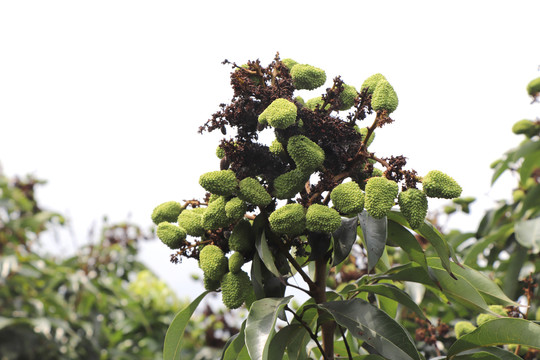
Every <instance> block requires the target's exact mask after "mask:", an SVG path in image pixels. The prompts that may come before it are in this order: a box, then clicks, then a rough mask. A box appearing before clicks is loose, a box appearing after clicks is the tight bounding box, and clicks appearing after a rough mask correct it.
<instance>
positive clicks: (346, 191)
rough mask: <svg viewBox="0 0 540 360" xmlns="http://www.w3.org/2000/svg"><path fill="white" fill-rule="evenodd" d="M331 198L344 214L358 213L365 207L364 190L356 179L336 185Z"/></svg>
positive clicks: (337, 208)
mask: <svg viewBox="0 0 540 360" xmlns="http://www.w3.org/2000/svg"><path fill="white" fill-rule="evenodd" d="M330 199H331V200H332V204H333V205H334V208H336V210H337V211H339V212H340V213H342V214H344V215H350V214H358V213H359V212H361V211H362V210H363V209H364V192H363V191H362V190H360V186H359V185H358V184H357V183H355V182H354V181H350V182H347V183H342V184H339V185H338V186H336V187H335V188H334V190H332V192H331V193H330Z"/></svg>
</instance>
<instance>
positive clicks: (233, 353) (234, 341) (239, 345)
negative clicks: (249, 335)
mask: <svg viewBox="0 0 540 360" xmlns="http://www.w3.org/2000/svg"><path fill="white" fill-rule="evenodd" d="M245 328H246V322H245V321H244V322H243V323H242V327H241V328H240V332H239V333H238V334H236V335H234V336H233V337H231V339H229V340H230V342H229V341H227V344H226V345H225V346H226V348H225V351H224V352H223V355H222V357H221V359H222V360H236V359H237V358H238V356H239V355H240V353H241V352H242V349H243V348H245V346H246V343H245V341H244V339H245Z"/></svg>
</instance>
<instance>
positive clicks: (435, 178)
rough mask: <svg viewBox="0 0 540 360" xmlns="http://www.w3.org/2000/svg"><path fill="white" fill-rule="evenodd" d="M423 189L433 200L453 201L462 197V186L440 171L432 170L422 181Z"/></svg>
mask: <svg viewBox="0 0 540 360" xmlns="http://www.w3.org/2000/svg"><path fill="white" fill-rule="evenodd" d="M422 187H423V189H424V192H425V193H426V195H427V196H429V197H431V198H442V199H453V198H457V197H459V196H460V195H461V191H462V189H461V186H459V184H458V183H457V182H456V181H455V180H454V179H452V178H451V177H450V176H448V175H446V174H445V173H443V172H442V171H439V170H431V171H430V172H428V173H427V174H426V176H424V178H423V179H422Z"/></svg>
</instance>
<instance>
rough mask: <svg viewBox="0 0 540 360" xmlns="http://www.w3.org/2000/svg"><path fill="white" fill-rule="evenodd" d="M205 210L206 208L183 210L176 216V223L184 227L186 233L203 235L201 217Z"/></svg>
mask: <svg viewBox="0 0 540 360" xmlns="http://www.w3.org/2000/svg"><path fill="white" fill-rule="evenodd" d="M205 212H206V208H195V209H188V210H184V211H182V213H181V214H180V216H178V225H179V226H181V227H182V228H184V230H186V233H187V234H188V235H191V236H203V235H204V232H205V231H204V228H203V227H202V217H203V214H204V213H205Z"/></svg>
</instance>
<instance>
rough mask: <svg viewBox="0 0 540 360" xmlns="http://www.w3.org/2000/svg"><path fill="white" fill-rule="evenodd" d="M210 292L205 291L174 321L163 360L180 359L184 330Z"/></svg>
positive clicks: (164, 349)
mask: <svg viewBox="0 0 540 360" xmlns="http://www.w3.org/2000/svg"><path fill="white" fill-rule="evenodd" d="M209 292H210V291H205V292H203V293H202V294H201V295H199V297H198V298H196V299H195V300H193V302H192V303H191V304H189V305H188V306H187V307H186V308H184V309H183V310H181V311H180V312H179V313H178V314H176V316H175V317H174V320H173V321H172V322H171V325H170V326H169V329H168V330H167V334H166V335H165V343H164V345H163V359H164V360H175V359H180V353H181V351H180V350H181V349H182V338H183V336H184V330H186V326H187V324H188V321H189V319H190V318H191V315H193V312H194V311H195V309H196V308H197V306H199V303H200V302H201V301H202V299H203V298H204V297H205V296H206V295H207V294H208V293H209Z"/></svg>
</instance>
